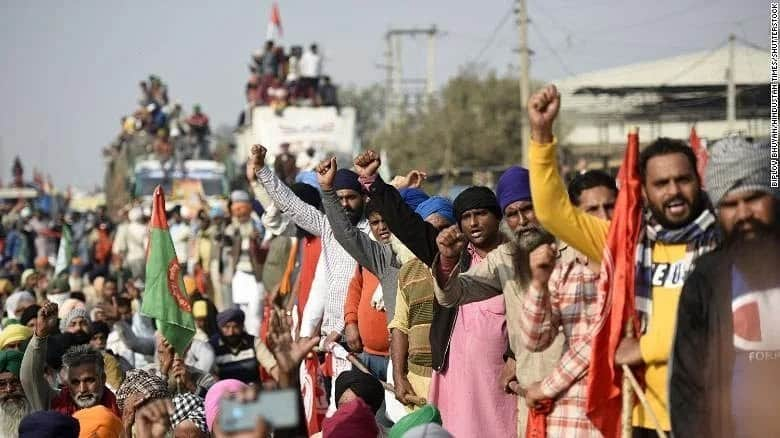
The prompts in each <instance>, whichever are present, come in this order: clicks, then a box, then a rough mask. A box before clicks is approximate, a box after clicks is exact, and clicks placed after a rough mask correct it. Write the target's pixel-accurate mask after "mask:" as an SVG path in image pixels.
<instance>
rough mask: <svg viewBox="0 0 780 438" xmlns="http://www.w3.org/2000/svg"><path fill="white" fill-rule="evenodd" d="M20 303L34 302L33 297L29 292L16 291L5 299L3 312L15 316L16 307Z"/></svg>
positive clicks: (30, 303)
mask: <svg viewBox="0 0 780 438" xmlns="http://www.w3.org/2000/svg"><path fill="white" fill-rule="evenodd" d="M22 304H29V305H33V304H35V297H34V296H32V294H31V293H30V292H27V291H24V290H20V291H16V292H14V293H12V294H11V296H9V297H8V299H7V300H5V313H7V314H8V317H9V318H16V309H17V308H19V307H20V306H21V305H22Z"/></svg>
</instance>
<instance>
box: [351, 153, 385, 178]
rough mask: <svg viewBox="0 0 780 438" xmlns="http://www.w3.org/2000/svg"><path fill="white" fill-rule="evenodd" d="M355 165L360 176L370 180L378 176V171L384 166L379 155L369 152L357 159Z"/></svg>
mask: <svg viewBox="0 0 780 438" xmlns="http://www.w3.org/2000/svg"><path fill="white" fill-rule="evenodd" d="M354 164H355V169H357V173H358V175H360V176H362V177H364V178H370V177H372V176H374V175H375V174H376V171H377V169H379V166H380V165H381V164H382V160H381V159H380V158H379V154H378V153H376V152H374V151H372V150H367V151H365V152H363V153H362V154H360V155H358V156H357V157H355V161H354Z"/></svg>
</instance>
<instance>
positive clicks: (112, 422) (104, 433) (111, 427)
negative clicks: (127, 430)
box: [73, 405, 122, 438]
mask: <svg viewBox="0 0 780 438" xmlns="http://www.w3.org/2000/svg"><path fill="white" fill-rule="evenodd" d="M73 418H75V419H77V420H79V426H80V428H81V432H79V437H89V438H116V437H119V436H122V420H120V419H119V417H117V416H116V414H114V413H113V412H111V409H108V408H107V407H105V406H103V405H96V406H93V407H91V408H86V409H79V410H78V411H76V412H75V413H74V414H73Z"/></svg>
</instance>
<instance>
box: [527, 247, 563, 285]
mask: <svg viewBox="0 0 780 438" xmlns="http://www.w3.org/2000/svg"><path fill="white" fill-rule="evenodd" d="M557 256H558V249H557V248H556V246H555V244H554V243H551V244H550V243H546V244H543V245H539V246H538V247H537V248H536V249H535V250H533V251H531V254H529V257H528V264H529V265H530V268H531V284H532V285H533V286H534V288H535V289H537V290H541V291H546V290H547V282H548V281H549V280H550V275H551V274H552V271H553V269H554V268H555V259H556V258H557Z"/></svg>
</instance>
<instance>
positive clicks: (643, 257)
mask: <svg viewBox="0 0 780 438" xmlns="http://www.w3.org/2000/svg"><path fill="white" fill-rule="evenodd" d="M644 219H645V226H644V227H643V230H642V231H641V233H640V235H639V243H638V244H637V246H636V310H637V313H639V317H640V322H641V331H642V333H645V332H646V330H647V322H648V321H649V320H650V315H651V314H652V310H653V287H652V276H653V245H654V244H655V242H661V243H665V244H675V243H687V244H688V245H687V248H686V250H685V259H684V261H685V263H686V265H687V266H689V268H688V271H687V272H686V276H687V275H688V274H690V273H691V272H693V268H694V263H695V262H696V259H698V258H699V257H700V256H702V255H704V254H707V253H708V252H710V251H712V250H714V249H715V248H717V247H718V245H719V244H720V242H721V234H720V231H719V229H718V227H717V220H716V218H715V214H714V213H713V212H712V210H711V209H709V208H705V209H704V211H702V212H701V214H700V215H699V217H697V218H696V219H695V220H694V221H693V222H691V223H689V224H688V225H686V226H684V227H682V228H677V229H671V230H670V229H666V228H664V227H663V226H661V225H660V224H659V223H658V222H657V221H656V220H655V219H654V218H653V216H652V214H651V213H650V211H649V210H648V211H645V215H644Z"/></svg>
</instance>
